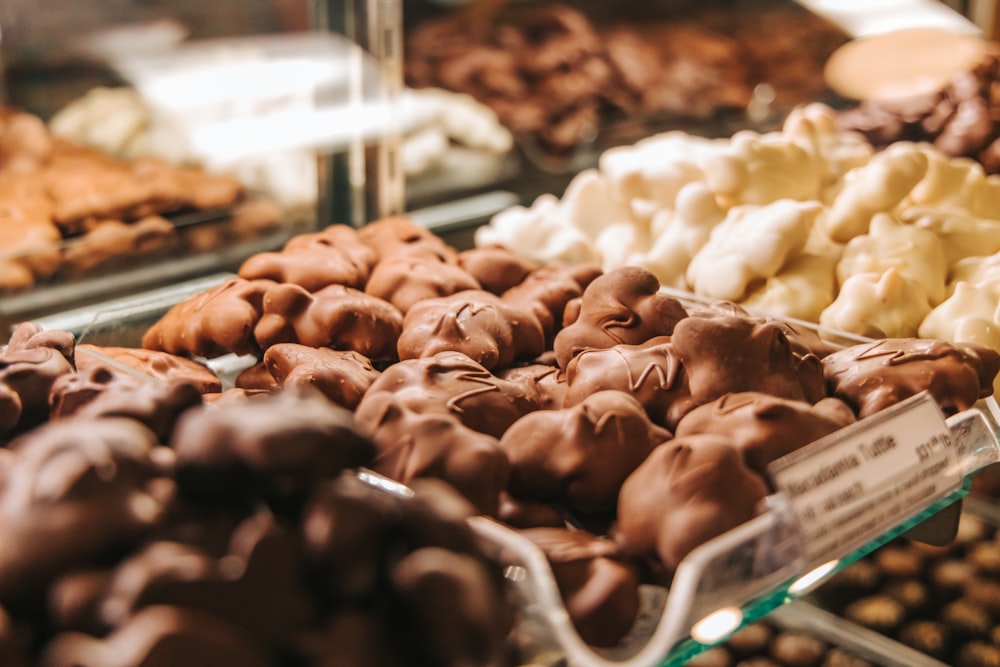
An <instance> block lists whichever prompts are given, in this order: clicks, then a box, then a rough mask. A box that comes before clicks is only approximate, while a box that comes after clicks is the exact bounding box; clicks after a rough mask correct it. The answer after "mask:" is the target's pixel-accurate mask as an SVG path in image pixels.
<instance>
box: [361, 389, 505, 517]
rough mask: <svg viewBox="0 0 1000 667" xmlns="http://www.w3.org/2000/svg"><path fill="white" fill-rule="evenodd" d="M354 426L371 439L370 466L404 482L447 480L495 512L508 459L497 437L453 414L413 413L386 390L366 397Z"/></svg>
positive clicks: (475, 502)
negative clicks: (418, 478)
mask: <svg viewBox="0 0 1000 667" xmlns="http://www.w3.org/2000/svg"><path fill="white" fill-rule="evenodd" d="M357 424H358V429H359V430H360V431H361V432H362V433H363V434H364V435H366V436H367V437H369V438H371V440H372V442H374V443H375V448H376V450H377V452H378V453H377V454H376V456H375V461H374V462H373V463H372V466H371V467H372V469H373V470H375V471H376V472H379V473H381V474H383V475H385V476H386V477H389V478H391V479H395V480H397V481H400V482H402V483H404V484H409V483H410V482H411V481H412V480H413V479H415V478H417V477H437V478H439V479H443V480H445V481H447V482H448V483H450V484H451V485H452V486H454V487H455V489H456V490H458V492H459V493H461V494H462V495H464V496H465V497H466V498H468V499H469V502H471V503H472V504H473V505H475V506H476V509H477V510H478V511H480V512H482V513H484V514H496V512H497V505H498V503H499V497H500V491H501V490H502V489H504V488H505V487H506V485H507V479H508V477H509V475H510V463H509V462H508V461H507V456H506V455H505V454H504V452H503V450H501V449H500V448H499V446H498V445H499V443H498V442H497V440H496V438H494V437H492V436H489V435H487V434H485V433H479V432H477V431H473V430H472V429H470V428H469V427H467V426H465V425H463V424H462V422H461V421H459V420H458V418H457V417H455V416H453V415H451V414H448V413H440V412H427V413H422V414H421V413H417V412H414V411H413V410H412V409H410V408H408V407H407V406H406V405H405V404H403V402H402V401H401V400H400V399H399V398H398V397H397V395H396V394H393V393H391V392H388V391H383V392H377V393H373V394H371V395H370V396H368V397H366V407H365V412H364V414H363V415H362V416H360V417H359V418H358V419H357Z"/></svg>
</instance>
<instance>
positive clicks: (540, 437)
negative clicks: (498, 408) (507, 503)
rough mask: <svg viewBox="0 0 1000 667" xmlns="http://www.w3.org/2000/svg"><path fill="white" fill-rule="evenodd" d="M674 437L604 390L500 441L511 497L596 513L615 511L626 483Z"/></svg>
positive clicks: (624, 398) (544, 414)
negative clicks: (655, 450) (507, 464)
mask: <svg viewBox="0 0 1000 667" xmlns="http://www.w3.org/2000/svg"><path fill="white" fill-rule="evenodd" d="M669 439H670V433H669V432H668V431H666V430H665V429H663V428H661V427H659V426H656V425H655V424H653V423H652V422H651V421H650V420H649V417H647V416H646V413H645V411H644V410H643V408H642V406H641V405H640V404H639V402H638V401H636V400H635V399H634V398H632V397H631V396H629V395H628V394H626V393H624V392H619V391H610V390H608V391H599V392H597V393H595V394H593V395H591V396H590V397H588V398H587V399H586V400H585V401H583V402H582V403H580V404H579V405H577V406H574V407H570V408H563V409H561V410H538V411H535V412H532V413H530V414H527V415H525V416H524V417H522V418H521V419H519V420H518V421H516V422H514V424H513V425H511V427H510V428H509V429H507V432H506V433H504V435H503V437H502V438H501V439H500V448H501V449H502V450H503V451H504V452H506V453H507V456H508V457H509V458H510V463H511V478H510V486H509V490H510V492H511V493H512V494H513V495H514V496H515V497H519V498H526V499H529V500H540V501H557V502H561V503H563V504H565V505H566V506H567V507H568V508H570V509H572V510H576V511H579V512H583V513H586V514H591V513H595V512H605V511H613V510H614V508H615V503H616V501H617V498H618V491H619V489H620V488H621V485H622V482H623V481H625V478H626V477H628V476H629V474H631V473H632V471H634V470H635V469H636V467H638V466H639V464H640V463H642V461H643V460H644V459H645V458H646V456H648V455H649V453H650V452H651V451H652V450H653V448H654V447H656V446H657V445H659V444H660V443H662V442H665V441H666V440H669Z"/></svg>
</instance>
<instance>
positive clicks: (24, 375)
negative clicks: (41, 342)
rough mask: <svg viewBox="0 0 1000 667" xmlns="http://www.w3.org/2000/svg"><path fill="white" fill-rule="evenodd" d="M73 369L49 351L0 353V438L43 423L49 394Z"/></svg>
mask: <svg viewBox="0 0 1000 667" xmlns="http://www.w3.org/2000/svg"><path fill="white" fill-rule="evenodd" d="M72 371H73V367H72V365H71V364H70V362H69V360H67V359H66V357H65V356H63V354H62V353H61V352H60V351H59V350H57V349H54V348H51V347H29V348H21V349H18V348H16V347H15V348H14V349H10V347H9V346H8V348H7V349H6V350H5V351H4V352H2V353H0V387H3V389H2V390H0V437H3V436H5V435H8V434H10V433H11V432H13V431H15V430H25V429H29V428H32V427H34V426H37V425H38V424H41V423H42V422H43V421H45V419H46V416H47V414H48V404H49V392H50V391H51V390H52V385H53V384H54V383H55V381H56V380H57V379H58V378H59V377H60V376H62V375H65V374H67V373H71V372H72Z"/></svg>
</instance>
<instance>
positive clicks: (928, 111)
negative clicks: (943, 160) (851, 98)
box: [837, 53, 1000, 174]
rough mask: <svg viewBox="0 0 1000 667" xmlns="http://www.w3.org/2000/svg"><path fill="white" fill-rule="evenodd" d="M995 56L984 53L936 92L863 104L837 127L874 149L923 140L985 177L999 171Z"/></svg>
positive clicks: (999, 69)
mask: <svg viewBox="0 0 1000 667" xmlns="http://www.w3.org/2000/svg"><path fill="white" fill-rule="evenodd" d="M998 82H1000V57H998V55H997V54H996V53H987V54H985V55H984V57H983V59H982V61H981V62H980V63H979V64H978V65H977V66H976V67H974V68H973V69H972V70H970V71H967V72H960V73H958V74H956V75H955V76H954V77H953V79H952V80H951V81H950V82H949V83H948V84H947V85H946V86H945V87H944V88H942V89H941V90H938V91H935V92H933V93H925V94H920V95H913V96H909V97H901V98H898V99H889V100H864V101H863V102H861V103H860V104H859V105H857V106H856V107H853V108H851V109H847V110H845V111H842V112H841V113H840V114H839V117H838V119H837V120H838V124H839V125H840V126H841V127H842V128H843V129H847V130H856V131H859V132H861V133H863V134H864V135H865V136H866V137H867V138H868V140H869V141H871V142H872V143H873V144H874V145H876V146H879V147H882V146H887V145H889V144H890V143H892V142H894V141H925V142H928V143H931V144H933V145H934V147H935V148H936V149H938V150H939V151H941V152H942V153H944V154H945V155H948V156H950V157H970V158H974V159H976V160H977V161H979V162H980V163H981V164H982V165H983V167H984V168H985V170H986V172H987V173H990V174H995V173H997V172H1000V124H998V123H997V120H996V119H997V113H998V110H1000V97H998V92H997V90H998V87H997V84H998Z"/></svg>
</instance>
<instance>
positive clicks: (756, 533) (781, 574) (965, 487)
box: [39, 273, 1000, 667]
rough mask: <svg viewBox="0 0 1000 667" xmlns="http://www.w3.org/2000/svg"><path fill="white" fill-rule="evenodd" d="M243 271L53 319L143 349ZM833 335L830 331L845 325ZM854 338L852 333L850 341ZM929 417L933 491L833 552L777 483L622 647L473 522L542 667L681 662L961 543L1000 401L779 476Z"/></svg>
mask: <svg viewBox="0 0 1000 667" xmlns="http://www.w3.org/2000/svg"><path fill="white" fill-rule="evenodd" d="M230 275H231V274H225V273H222V274H215V275H213V276H208V277H205V278H200V279H198V280H195V281H191V282H189V283H185V284H181V285H176V286H173V287H170V288H164V289H161V290H157V291H154V292H151V293H147V294H143V295H137V296H133V297H130V298H129V299H127V300H120V301H117V302H110V303H106V304H102V305H101V306H99V307H96V308H84V309H78V310H75V311H67V312H65V313H62V314H59V315H56V316H52V317H49V318H43V319H41V320H39V322H40V323H41V324H42V325H43V326H44V327H46V328H60V329H66V330H70V331H73V332H74V333H75V334H76V335H77V337H78V340H79V341H80V342H83V343H92V344H96V345H121V346H137V345H138V344H139V343H138V341H139V339H140V338H141V336H142V333H143V332H144V331H145V329H146V328H147V327H148V326H149V325H150V324H151V323H152V322H154V321H155V320H156V319H157V318H158V317H159V316H160V315H162V314H163V313H164V312H165V311H166V310H167V309H168V308H169V307H170V306H171V305H172V304H174V303H177V302H179V301H181V300H184V299H186V298H188V297H190V296H192V295H194V294H197V293H200V292H201V291H203V290H204V289H206V288H208V287H210V286H212V285H214V284H217V283H218V282H220V281H222V280H224V279H225V278H227V277H229V276H230ZM804 326H805V325H804ZM825 333H826V335H827V337H830V336H831V335H832V334H833V333H835V332H825ZM852 339H853V337H846V339H845V341H844V342H845V343H849V342H851V340H852ZM862 340H863V339H862ZM205 361H207V363H208V365H209V366H210V367H212V368H213V370H215V371H216V372H217V373H218V374H219V376H220V378H221V379H222V380H223V387H224V388H226V387H227V386H232V379H233V378H235V375H236V374H237V373H238V372H239V371H241V370H243V369H244V368H246V367H248V366H249V365H251V364H252V363H254V361H255V360H254V359H253V358H248V357H237V356H235V355H227V356H224V357H219V358H216V359H212V360H205ZM928 417H929V418H930V420H931V421H930V422H928V421H927V419H928ZM928 423H930V424H931V428H930V430H929V431H926V430H924V431H920V438H921V439H922V438H923V437H924V434H925V433H926V434H927V435H928V436H931V435H933V436H935V437H934V438H933V440H934V441H935V442H936V441H938V440H942V441H944V442H945V443H948V444H945V445H943V447H942V448H941V449H939V450H935V451H934V453H935V455H938V458H939V459H940V460H941V461H943V462H944V463H946V464H947V465H944V463H943V464H942V465H940V466H936V467H934V468H928V467H927V466H926V465H924V466H923V467H921V468H918V469H917V472H918V475H917V476H915V477H913V479H915V480H917V481H919V482H920V484H921V485H922V486H927V487H928V488H929V491H927V492H921V494H920V495H919V496H912V497H908V498H906V499H905V501H904V500H903V499H901V500H900V502H899V503H896V504H897V505H900V507H895V506H894V507H893V511H892V512H889V515H888V517H887V516H886V512H885V511H884V507H883V506H881V505H877V504H876V505H871V504H870V506H869V507H867V508H863V510H862V511H859V512H855V514H857V515H858V516H856V517H854V518H855V519H857V520H860V523H858V522H857V521H856V522H855V523H854V524H851V526H853V527H852V528H850V529H848V530H846V531H845V532H844V533H843V534H842V535H840V537H841V538H842V539H840V540H839V541H837V542H835V543H834V546H833V547H832V548H830V549H828V550H825V551H823V552H822V553H816V552H815V549H811V548H810V546H811V545H810V544H809V543H808V541H807V539H806V535H807V533H808V531H807V530H806V529H805V526H804V524H803V522H802V521H801V520H800V518H798V517H800V516H801V512H802V507H801V505H799V504H798V503H799V502H800V501H799V500H796V499H795V498H794V497H793V496H791V495H790V494H789V493H788V489H789V488H791V487H788V486H787V485H785V486H782V484H781V483H776V484H775V487H776V488H778V489H779V490H778V491H777V492H775V493H772V494H771V495H770V496H768V497H767V498H766V500H765V502H764V503H763V505H762V511H761V512H760V513H759V514H758V515H757V516H756V517H755V518H753V519H751V520H750V521H748V522H746V523H744V524H742V525H740V526H738V527H736V528H734V529H732V530H730V531H728V532H726V533H723V534H722V535H719V536H718V537H716V538H714V539H712V540H710V541H708V542H705V543H703V544H701V545H700V546H698V547H697V548H695V549H694V550H693V551H691V552H690V553H689V554H688V555H687V556H686V557H685V558H684V559H683V560H682V561H681V563H680V564H679V566H678V567H677V570H676V573H675V575H674V577H673V580H672V582H671V584H670V587H669V589H667V588H664V587H660V586H644V587H643V598H644V609H643V610H642V613H641V614H640V618H639V620H638V621H637V622H636V624H635V626H634V627H633V629H632V631H631V632H630V633H629V635H628V636H627V637H626V638H625V639H623V640H622V642H620V644H619V645H618V646H616V647H613V648H611V649H595V648H593V647H591V646H588V645H587V644H586V643H585V642H584V641H583V640H582V639H581V638H580V636H579V635H578V634H577V632H576V630H575V629H574V627H573V624H572V622H571V620H570V617H569V614H568V612H567V610H566V608H565V606H564V605H563V603H562V600H561V597H560V594H559V590H558V587H557V585H556V581H555V578H554V576H553V573H552V570H551V568H550V567H549V565H548V562H547V560H546V558H545V556H544V554H543V553H542V551H541V550H540V549H539V548H538V547H537V546H536V545H535V544H534V543H532V542H530V541H529V540H527V539H526V538H524V537H522V536H520V535H519V534H518V533H517V532H515V531H513V530H511V529H510V528H507V527H505V526H503V525H501V524H500V523H498V522H496V521H494V520H492V519H489V518H486V517H475V518H472V519H471V520H470V524H471V526H472V528H473V529H474V530H475V531H476V532H477V533H478V534H479V535H480V536H481V537H482V538H483V539H484V540H485V541H486V543H488V544H490V545H492V546H493V547H494V550H495V553H496V555H497V557H498V558H499V559H501V562H502V563H503V564H504V566H505V575H506V577H507V579H508V580H509V582H510V585H511V587H512V589H513V590H514V591H515V593H516V597H517V598H518V600H519V603H520V612H521V620H520V622H519V624H518V630H517V631H516V636H517V640H518V643H519V644H520V645H521V647H522V648H523V649H525V650H526V651H527V652H528V654H529V655H530V656H531V660H532V661H531V663H530V664H532V665H534V666H536V667H539V666H543V665H544V666H549V667H557V666H572V667H613V666H618V667H676V666H679V665H682V664H684V662H686V661H687V660H689V659H690V658H691V657H693V656H695V655H697V654H698V653H700V652H701V651H703V650H705V649H706V648H708V647H710V646H713V645H715V644H718V643H720V642H721V641H723V640H724V639H726V638H727V637H728V636H730V635H731V634H732V633H733V632H735V631H736V630H738V629H739V628H741V627H744V626H745V625H747V624H749V623H752V622H754V621H756V620H758V619H760V618H762V617H764V616H766V615H768V614H769V613H771V612H772V611H774V610H775V609H778V608H779V607H782V606H783V605H786V604H788V603H789V602H792V601H794V600H796V599H798V598H800V597H802V596H804V595H806V594H808V593H809V592H810V591H811V590H813V589H814V588H815V587H816V586H817V585H819V584H820V583H822V582H823V581H825V580H826V579H827V578H829V577H830V576H832V575H833V574H834V573H835V572H837V571H839V570H840V569H842V568H844V567H846V566H847V565H849V564H850V563H852V562H854V561H856V560H858V559H859V558H861V557H863V556H865V555H866V554H868V553H870V552H872V551H874V550H875V549H877V548H878V547H880V546H882V545H883V544H885V543H886V542H888V541H890V540H892V539H894V538H896V537H898V536H900V535H903V534H904V533H908V532H909V533H910V535H911V536H913V537H915V538H917V539H923V540H926V541H928V542H931V543H938V544H942V543H946V542H947V541H949V540H950V539H951V538H952V537H953V535H954V531H955V529H956V528H957V520H958V514H959V512H958V510H959V509H960V504H959V503H960V501H961V499H962V498H963V497H964V496H965V495H967V494H968V492H969V490H970V488H971V483H972V478H973V477H974V476H975V475H976V473H977V472H978V471H980V470H982V469H983V468H985V467H986V466H988V465H990V464H993V463H996V462H1000V439H998V434H1000V406H998V404H997V402H996V401H995V399H994V398H993V397H989V398H986V399H983V400H981V401H979V402H978V403H977V404H976V406H975V407H973V408H971V409H969V410H966V411H964V412H961V413H958V414H955V415H952V416H950V417H947V418H945V416H944V415H943V414H942V413H941V411H940V409H939V408H938V406H937V404H936V403H935V402H934V401H933V399H931V398H930V396H929V395H928V394H926V393H924V394H918V395H917V396H915V397H912V398H911V399H908V400H907V401H904V402H902V403H900V404H899V405H897V406H894V407H892V408H889V409H887V410H884V411H882V412H879V413H877V414H875V415H872V416H870V417H867V418H865V419H863V420H860V421H858V422H856V423H855V424H853V425H850V426H848V427H845V428H843V429H841V430H840V431H837V432H835V433H833V434H831V435H829V436H827V437H825V438H823V439H821V440H819V441H817V442H815V443H812V444H811V445H808V446H807V447H806V448H803V449H801V450H799V451H798V452H795V453H793V454H792V455H790V456H788V457H785V458H784V459H780V460H779V461H778V462H775V463H774V464H772V473H773V475H772V481H776V482H777V481H778V480H779V478H778V477H775V476H774V475H776V474H778V473H780V472H781V470H782V468H783V465H784V464H785V463H786V461H787V460H788V459H792V458H795V459H796V461H793V462H792V463H796V464H798V465H800V466H801V465H803V464H804V465H805V466H807V467H808V466H809V465H813V464H812V463H811V461H814V460H816V461H818V460H820V459H821V458H822V457H823V456H824V455H825V454H827V453H829V452H834V451H838V448H840V450H839V451H847V450H846V449H844V448H845V447H846V448H850V447H855V446H857V443H859V442H862V441H866V439H870V438H875V437H879V434H880V433H882V432H883V431H885V430H886V429H888V432H890V433H892V434H895V435H896V436H898V437H897V441H898V443H897V444H898V449H899V450H900V451H902V452H904V453H918V454H919V451H920V445H921V444H926V443H920V442H916V441H915V438H914V436H913V434H912V432H911V431H912V429H913V428H914V425H916V427H918V428H923V426H924V425H925V424H928ZM908 428H909V429H910V431H907V429H908ZM935 429H937V430H935ZM942 452H943V453H942ZM921 456H922V455H921ZM941 457H943V458H941ZM935 460H937V459H935ZM921 461H923V459H922V458H921ZM786 469H787V466H786ZM876 470H877V471H878V472H877V475H876V477H872V476H871V475H870V474H869V476H868V477H867V478H866V480H865V482H866V484H870V485H871V488H870V489H869V490H868V491H869V492H868V493H867V495H866V496H865V498H869V499H870V498H875V497H882V496H885V495H886V494H885V493H883V492H886V491H892V489H894V488H897V487H899V486H900V485H901V484H902V485H903V486H904V487H905V486H906V485H907V484H908V483H909V478H907V479H906V480H904V481H901V479H902V478H901V477H900V474H899V470H897V469H895V468H892V467H889V468H888V469H883V468H882V467H879V468H876ZM911 472H912V471H911ZM907 474H910V473H907ZM360 476H361V478H362V480H363V481H366V482H367V483H369V484H373V485H375V486H378V487H379V488H382V489H384V490H387V491H390V492H395V493H401V494H403V495H407V491H408V490H407V489H406V487H404V486H403V485H401V484H398V483H396V482H393V481H392V480H388V479H386V478H384V477H381V476H379V475H376V474H374V473H371V472H369V471H362V472H361V475H360ZM906 488H909V487H906ZM890 495H891V494H890ZM896 495H897V496H902V495H905V494H901V493H899V492H896ZM848 507H852V506H850V505H849V506H848ZM840 509H841V510H842V509H843V508H840ZM838 511H839V510H838ZM893 512H894V513H893ZM869 517H871V521H868V518H869ZM859 526H860V527H859Z"/></svg>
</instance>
